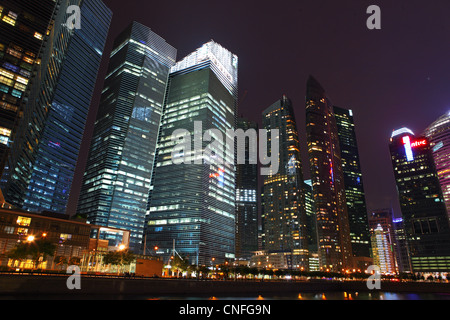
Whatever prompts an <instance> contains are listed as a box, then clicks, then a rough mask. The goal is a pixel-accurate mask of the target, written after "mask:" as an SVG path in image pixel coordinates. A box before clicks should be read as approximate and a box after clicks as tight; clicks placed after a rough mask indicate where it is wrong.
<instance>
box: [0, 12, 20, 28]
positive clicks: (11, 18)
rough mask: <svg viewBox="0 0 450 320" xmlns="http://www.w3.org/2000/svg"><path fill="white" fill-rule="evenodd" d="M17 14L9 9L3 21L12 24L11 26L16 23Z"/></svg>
mask: <svg viewBox="0 0 450 320" xmlns="http://www.w3.org/2000/svg"><path fill="white" fill-rule="evenodd" d="M16 19H17V14H15V13H14V12H12V11H10V12H9V13H8V15H7V16H4V17H3V19H2V20H3V21H4V22H6V23H8V24H10V25H12V26H13V27H14V26H15V25H16Z"/></svg>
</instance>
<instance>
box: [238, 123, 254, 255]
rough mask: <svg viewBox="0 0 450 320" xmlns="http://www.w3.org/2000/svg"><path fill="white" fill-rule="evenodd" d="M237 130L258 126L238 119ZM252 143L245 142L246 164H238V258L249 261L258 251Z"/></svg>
mask: <svg viewBox="0 0 450 320" xmlns="http://www.w3.org/2000/svg"><path fill="white" fill-rule="evenodd" d="M237 128H238V129H242V130H244V131H247V130H250V129H251V130H255V131H256V132H257V130H258V124H257V123H256V122H253V121H250V120H248V119H245V118H239V119H237ZM249 143H250V141H249V140H247V139H246V141H245V152H246V157H245V163H244V164H239V163H238V164H236V258H238V259H239V258H243V259H249V258H250V257H251V256H252V254H253V252H254V251H257V250H258V196H257V194H258V165H257V164H252V163H250V158H249V154H248V152H249V151H250V148H249Z"/></svg>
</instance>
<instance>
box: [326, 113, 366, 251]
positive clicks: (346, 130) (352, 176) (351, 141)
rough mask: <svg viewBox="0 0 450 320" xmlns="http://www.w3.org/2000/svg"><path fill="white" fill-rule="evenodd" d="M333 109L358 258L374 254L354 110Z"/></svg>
mask: <svg viewBox="0 0 450 320" xmlns="http://www.w3.org/2000/svg"><path fill="white" fill-rule="evenodd" d="M333 111H334V118H335V119H336V125H337V129H338V137H339V146H340V150H341V164H342V172H343V173H344V184H345V198H346V201H347V212H348V220H349V225H350V238H351V241H352V252H353V255H354V256H356V257H358V256H360V257H370V256H371V254H370V251H371V248H370V243H371V241H370V236H369V226H368V221H367V208H366V197H365V193H364V184H363V178H362V173H361V164H360V161H359V151H358V143H357V140H356V131H355V122H354V121H353V112H352V110H349V109H344V108H339V107H336V106H334V107H333Z"/></svg>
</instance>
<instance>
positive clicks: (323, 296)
mask: <svg viewBox="0 0 450 320" xmlns="http://www.w3.org/2000/svg"><path fill="white" fill-rule="evenodd" d="M137 299H140V298H137ZM145 299H146V300H450V294H439V293H395V292H324V293H298V294H295V295H282V296H281V295H279V296H278V295H267V296H264V295H258V296H256V297H246V296H212V297H180V296H166V297H146V298H145Z"/></svg>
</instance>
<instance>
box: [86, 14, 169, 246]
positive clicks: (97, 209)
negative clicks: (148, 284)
mask: <svg viewBox="0 0 450 320" xmlns="http://www.w3.org/2000/svg"><path fill="white" fill-rule="evenodd" d="M175 59H176V49H175V48H173V47H172V46H171V45H169V44H168V43H166V41H165V40H164V39H162V38H161V37H160V36H158V35H157V34H155V33H154V32H153V31H151V30H150V28H148V27H146V26H144V25H142V24H140V23H137V22H133V23H132V24H130V26H129V27H127V28H126V29H125V30H124V31H123V32H122V33H121V34H120V35H119V36H118V37H117V38H116V39H115V43H114V47H113V50H112V52H111V56H110V62H109V66H108V71H107V76H106V79H105V83H104V89H103V92H102V96H101V101H100V106H99V110H98V113H97V119H96V121H95V127H94V133H93V137H92V141H91V146H90V150H89V155H88V160H87V163H86V168H85V173H84V176H83V182H82V187H81V192H80V197H79V202H78V208H77V213H78V214H80V215H85V216H87V219H88V221H89V222H90V223H92V224H96V225H101V226H107V227H113V228H120V229H125V230H129V231H131V233H130V249H131V250H133V251H134V252H140V251H141V245H142V237H143V230H144V222H145V213H146V209H147V197H148V193H149V189H150V180H151V177H152V168H153V162H154V158H155V148H156V142H157V137H158V132H159V126H160V121H161V115H162V109H163V102H164V95H165V92H166V85H167V80H168V77H169V71H170V68H171V67H172V66H173V65H174V63H175ZM105 239H107V240H109V241H110V245H119V244H120V243H119V242H120V241H121V240H120V239H116V238H114V236H113V235H111V237H109V236H108V235H105Z"/></svg>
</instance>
